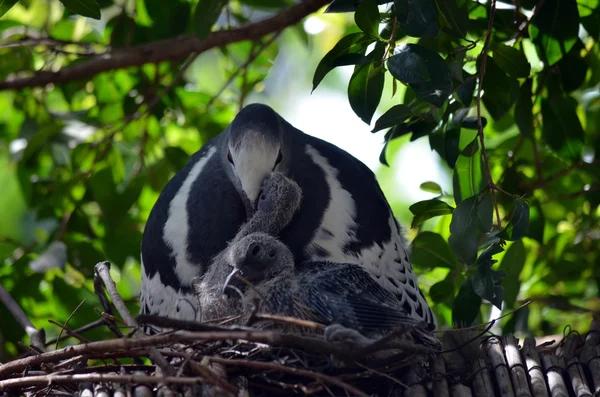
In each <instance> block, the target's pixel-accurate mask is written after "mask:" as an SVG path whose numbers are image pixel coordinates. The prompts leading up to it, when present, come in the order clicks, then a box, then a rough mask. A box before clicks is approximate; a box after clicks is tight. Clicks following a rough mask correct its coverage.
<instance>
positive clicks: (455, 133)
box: [443, 128, 460, 196]
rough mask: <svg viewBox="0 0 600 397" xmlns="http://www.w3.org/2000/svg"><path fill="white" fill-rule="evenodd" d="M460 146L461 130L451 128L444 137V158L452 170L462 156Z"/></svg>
mask: <svg viewBox="0 0 600 397" xmlns="http://www.w3.org/2000/svg"><path fill="white" fill-rule="evenodd" d="M459 144H460V128H451V129H449V130H448V131H446V134H445V136H444V152H443V153H444V155H443V157H444V158H445V159H446V162H447V163H448V166H449V167H450V168H454V167H455V166H456V160H458V156H459V155H460V151H459ZM455 196H456V194H455Z"/></svg>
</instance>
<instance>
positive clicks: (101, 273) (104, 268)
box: [94, 262, 175, 375]
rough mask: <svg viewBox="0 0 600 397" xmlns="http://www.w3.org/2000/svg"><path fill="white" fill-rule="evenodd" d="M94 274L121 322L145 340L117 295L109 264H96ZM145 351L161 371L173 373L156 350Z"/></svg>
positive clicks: (150, 347) (165, 360)
mask: <svg viewBox="0 0 600 397" xmlns="http://www.w3.org/2000/svg"><path fill="white" fill-rule="evenodd" d="M94 273H95V274H96V275H98V277H100V278H101V279H102V281H103V282H104V286H105V287H106V290H107V291H108V294H109V295H110V298H111V299H112V302H113V305H115V308H116V309H117V311H118V312H119V314H120V315H121V317H123V320H125V323H126V324H127V325H128V326H130V327H134V329H135V335H136V336H137V337H138V338H146V337H147V336H148V335H146V334H145V333H144V332H143V331H142V330H141V329H139V327H138V324H137V322H136V321H135V319H134V318H133V316H132V315H131V313H129V310H128V309H127V306H125V302H123V299H122V298H121V295H119V292H118V291H117V285H116V284H115V282H114V281H113V279H112V277H110V263H108V262H100V263H98V264H97V265H96V266H95V267H94ZM147 349H148V354H149V355H150V357H151V358H152V359H153V360H154V362H156V364H157V365H158V366H159V367H161V368H162V370H163V371H164V372H165V373H166V374H167V375H172V374H174V373H175V372H174V370H173V368H171V365H170V364H169V362H168V361H167V359H166V358H165V357H164V356H163V355H162V354H160V352H159V351H158V349H156V348H155V347H154V346H148V347H147Z"/></svg>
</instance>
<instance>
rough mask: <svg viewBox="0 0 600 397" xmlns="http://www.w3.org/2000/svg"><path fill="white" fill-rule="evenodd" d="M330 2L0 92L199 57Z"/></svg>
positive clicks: (112, 56)
mask: <svg viewBox="0 0 600 397" xmlns="http://www.w3.org/2000/svg"><path fill="white" fill-rule="evenodd" d="M329 2H330V1H329V0H304V1H302V2H301V3H299V4H296V5H294V6H292V7H289V8H288V9H286V10H284V11H282V12H280V13H279V14H277V15H275V16H273V17H271V18H267V19H265V20H263V21H259V22H255V23H252V24H248V25H245V26H242V27H240V28H237V29H231V30H222V31H218V32H214V33H212V34H210V35H209V36H208V37H207V38H206V39H205V40H200V39H199V38H198V37H196V36H189V35H188V36H180V37H175V38H170V39H165V40H161V41H157V42H154V43H149V44H143V45H140V46H137V47H132V48H123V49H119V50H115V51H112V52H110V53H107V54H103V55H99V56H95V57H93V58H91V59H90V60H87V61H83V62H80V63H77V64H74V65H71V66H69V67H66V68H64V69H61V70H59V71H57V72H37V73H35V74H34V75H33V76H28V77H17V78H13V79H10V80H5V81H2V82H0V90H8V89H21V88H26V87H41V86H45V85H47V84H50V83H52V84H64V83H68V82H71V81H75V80H86V79H89V78H91V77H93V76H95V75H97V74H99V73H102V72H106V71H110V70H116V69H123V68H127V67H131V66H141V65H144V64H146V63H159V62H163V61H175V60H181V59H184V58H186V57H187V56H189V55H190V54H193V53H196V54H201V53H203V52H205V51H208V50H210V49H212V48H217V47H223V46H226V45H228V44H232V43H236V42H238V41H244V40H258V39H260V38H261V37H263V36H265V35H267V34H269V33H274V32H276V31H279V30H282V29H285V28H287V27H289V26H292V25H295V24H296V23H298V22H300V20H302V19H303V18H304V17H306V16H308V15H310V14H312V13H313V12H316V11H318V10H319V9H320V8H321V7H323V6H325V5H327V4H328V3H329Z"/></svg>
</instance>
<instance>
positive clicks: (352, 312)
mask: <svg viewBox="0 0 600 397" xmlns="http://www.w3.org/2000/svg"><path fill="white" fill-rule="evenodd" d="M329 267H330V268H329V269H326V270H323V269H321V271H320V272H319V271H308V272H307V274H305V275H304V276H303V278H302V283H303V285H305V288H304V290H305V291H306V293H305V294H304V296H303V301H304V304H305V305H306V306H307V307H309V308H310V309H311V310H312V311H314V312H315V313H316V314H317V316H320V317H323V318H324V319H325V320H326V323H338V324H341V325H343V326H346V327H349V328H354V329H359V330H381V329H391V328H393V327H395V326H397V325H399V324H402V323H415V324H416V320H415V319H414V318H412V317H410V316H409V315H408V314H407V313H406V311H404V310H403V308H402V307H401V306H399V305H400V303H399V302H398V300H397V299H395V297H394V296H393V295H392V294H391V293H389V292H388V291H386V290H384V289H383V288H382V287H381V286H380V285H379V284H377V282H376V281H374V280H373V279H372V278H371V277H370V276H369V275H368V274H367V273H366V272H365V271H364V270H363V269H361V268H360V267H359V266H357V265H353V264H329Z"/></svg>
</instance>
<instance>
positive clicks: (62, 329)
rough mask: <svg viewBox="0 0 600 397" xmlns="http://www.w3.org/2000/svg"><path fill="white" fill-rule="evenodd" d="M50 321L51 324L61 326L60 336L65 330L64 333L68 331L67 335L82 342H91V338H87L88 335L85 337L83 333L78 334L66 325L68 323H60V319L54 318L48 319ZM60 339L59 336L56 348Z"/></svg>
mask: <svg viewBox="0 0 600 397" xmlns="http://www.w3.org/2000/svg"><path fill="white" fill-rule="evenodd" d="M48 322H49V323H50V324H53V325H56V326H57V327H59V328H60V336H59V338H60V337H61V336H62V335H63V332H64V333H66V334H67V336H72V337H73V338H75V339H77V340H78V341H79V342H82V343H90V340H89V339H87V338H86V337H84V336H81V335H79V334H77V333H76V332H73V331H72V330H71V329H70V328H69V327H67V326H66V325H64V324H61V323H59V322H58V321H54V320H52V319H50V320H48ZM58 340H59V339H58V338H57V342H56V346H55V349H58Z"/></svg>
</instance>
